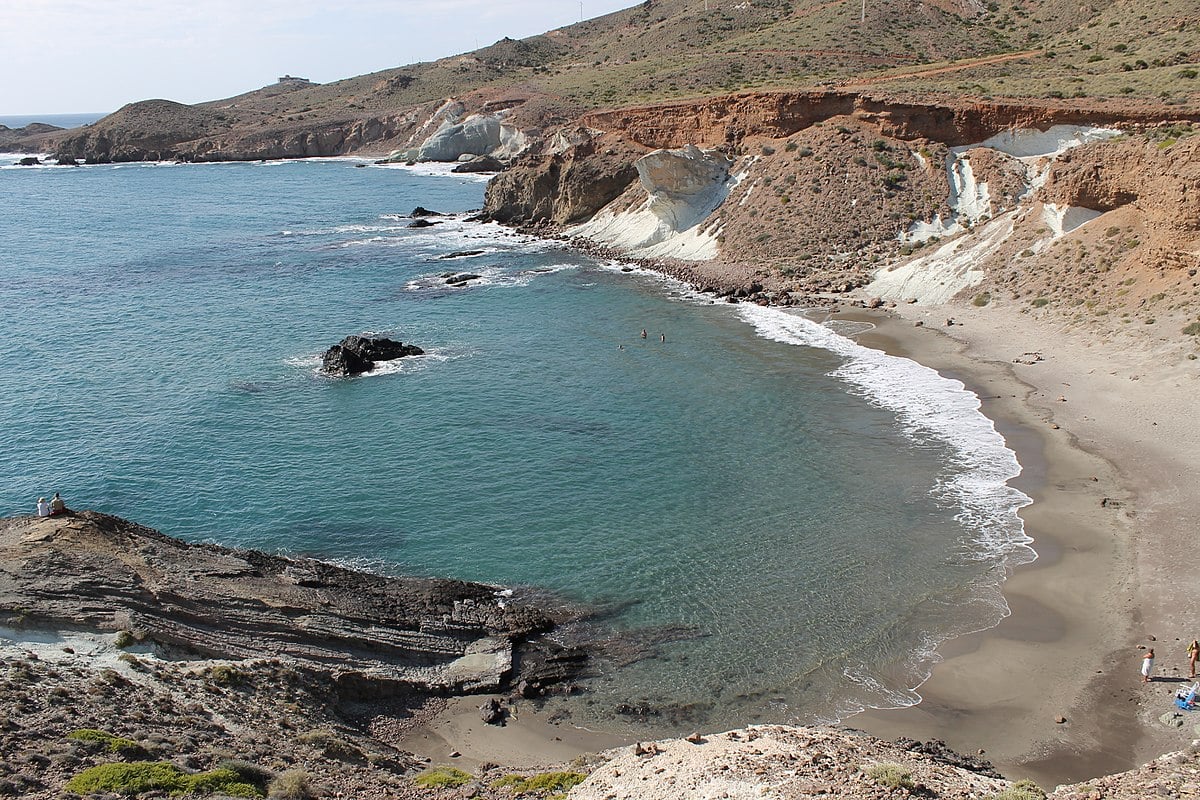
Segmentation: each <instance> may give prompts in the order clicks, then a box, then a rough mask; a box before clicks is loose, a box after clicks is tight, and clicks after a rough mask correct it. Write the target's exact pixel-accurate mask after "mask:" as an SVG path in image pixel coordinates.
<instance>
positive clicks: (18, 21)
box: [0, 0, 637, 115]
mask: <svg viewBox="0 0 1200 800" xmlns="http://www.w3.org/2000/svg"><path fill="white" fill-rule="evenodd" d="M636 4H637V0H583V3H582V6H581V4H580V2H579V0H391V2H386V1H385V0H344V1H343V2H340V3H336V4H335V3H334V2H332V0H201V2H196V0H188V1H185V0H5V2H4V3H3V4H2V5H0V54H3V63H4V65H5V73H6V74H5V76H4V78H3V79H0V115H5V114H9V115H15V114H62V113H74V112H99V111H115V110H116V109H118V108H120V107H121V106H123V105H124V104H125V103H128V102H132V101H134V100H147V99H151V98H166V99H168V100H177V101H179V102H181V103H196V102H200V101H203V100H217V99H220V98H223V97H230V96H232V95H235V94H241V93H242V92H245V91H249V90H250V89H257V88H258V87H260V86H264V85H266V84H268V83H274V82H275V79H276V78H278V77H279V76H280V75H284V74H290V75H298V76H301V77H304V78H309V79H310V80H314V81H317V82H319V83H327V82H329V81H334V80H338V79H339V78H349V77H352V76H354V75H361V74H363V73H367V72H375V71H377V70H381V69H388V68H389V67H398V66H401V65H404V64H410V63H414V62H417V61H432V60H433V59H436V58H441V57H443V56H448V55H453V54H455V53H461V52H465V51H467V50H474V49H475V48H476V47H482V46H484V45H488V44H491V43H492V42H494V41H496V40H498V39H501V38H503V37H505V36H510V37H512V38H514V39H520V38H523V37H526V36H532V35H533V34H536V33H542V32H544V31H547V30H552V29H553V28H557V27H561V26H563V25H568V24H570V23H572V22H578V21H579V18H580V9H581V7H582V11H583V14H584V15H585V16H586V17H587V18H591V17H597V16H600V15H601V14H607V13H609V12H610V11H616V10H617V9H620V8H628V7H630V6H633V5H636Z"/></svg>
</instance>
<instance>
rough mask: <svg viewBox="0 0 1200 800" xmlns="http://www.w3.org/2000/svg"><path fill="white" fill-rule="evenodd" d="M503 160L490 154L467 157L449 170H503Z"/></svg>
mask: <svg viewBox="0 0 1200 800" xmlns="http://www.w3.org/2000/svg"><path fill="white" fill-rule="evenodd" d="M503 171H504V162H503V161H501V160H500V159H498V158H492V157H491V156H475V157H474V158H471V157H468V160H466V161H463V162H462V163H461V164H459V165H458V166H456V167H455V168H454V169H452V170H451V172H458V173H464V172H503Z"/></svg>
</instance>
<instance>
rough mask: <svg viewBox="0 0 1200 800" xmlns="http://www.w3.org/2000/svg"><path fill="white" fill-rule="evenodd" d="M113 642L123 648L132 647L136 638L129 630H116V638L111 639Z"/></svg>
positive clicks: (135, 642)
mask: <svg viewBox="0 0 1200 800" xmlns="http://www.w3.org/2000/svg"><path fill="white" fill-rule="evenodd" d="M113 644H114V645H116V646H117V647H118V648H120V649H121V650H124V649H125V648H126V647H133V646H134V645H135V644H137V639H136V638H134V635H133V634H132V633H130V632H129V631H117V638H116V639H115V640H114V641H113Z"/></svg>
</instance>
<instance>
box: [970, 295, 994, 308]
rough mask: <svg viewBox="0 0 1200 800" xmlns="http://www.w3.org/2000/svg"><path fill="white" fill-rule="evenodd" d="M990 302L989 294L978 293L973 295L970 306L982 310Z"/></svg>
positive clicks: (990, 296)
mask: <svg viewBox="0 0 1200 800" xmlns="http://www.w3.org/2000/svg"><path fill="white" fill-rule="evenodd" d="M990 302H992V293H991V292H980V293H979V294H977V295H975V298H974V299H973V300H971V303H972V305H977V306H979V307H980V308H983V307H984V306H986V305H987V304H988V303H990Z"/></svg>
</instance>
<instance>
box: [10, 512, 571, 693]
mask: <svg viewBox="0 0 1200 800" xmlns="http://www.w3.org/2000/svg"><path fill="white" fill-rule="evenodd" d="M0 614H4V615H8V616H12V617H13V618H14V619H15V620H16V621H17V622H18V623H19V625H20V626H22V627H26V628H28V627H39V628H47V629H72V630H85V631H100V632H105V631H106V632H117V631H126V632H127V633H128V634H129V636H130V637H132V638H133V639H135V640H137V641H139V642H143V643H147V644H152V645H153V646H154V647H155V648H157V649H158V650H159V651H160V652H162V653H163V654H165V655H168V656H170V655H187V656H195V657H204V658H210V659H233V660H238V659H261V658H279V659H286V660H287V661H288V662H289V663H290V664H292V665H293V666H294V667H295V668H297V669H302V670H306V671H309V672H313V673H321V674H326V675H328V676H329V677H330V679H331V680H333V681H334V682H336V683H337V684H339V685H344V686H346V687H348V689H352V690H354V691H358V690H361V689H363V688H365V687H371V688H370V691H371V692H373V693H375V694H377V695H379V694H387V693H389V692H393V693H394V692H403V691H412V690H419V691H422V692H434V693H444V692H473V691H484V690H496V689H500V688H502V687H505V686H508V685H509V683H510V682H515V681H517V680H528V681H534V682H538V683H539V684H541V683H543V682H545V681H548V680H553V679H554V678H550V677H547V675H543V674H534V673H532V672H529V670H531V669H533V667H534V665H537V664H542V665H548V667H547V673H548V674H549V675H553V676H557V678H567V677H570V674H571V672H572V669H571V668H570V667H569V666H568V665H570V664H575V665H576V666H578V665H579V663H580V658H579V657H578V655H577V654H574V653H570V652H564V651H563V648H561V647H559V646H558V645H555V644H554V643H552V642H550V641H549V640H547V639H545V638H544V637H543V636H542V634H545V633H546V632H548V631H550V630H551V629H553V628H554V627H555V620H554V618H552V617H551V616H550V615H549V614H547V613H546V612H544V611H541V610H539V609H536V608H532V607H530V606H528V605H526V604H524V603H521V602H519V601H513V600H512V599H508V598H502V597H499V596H498V595H497V592H496V590H495V589H494V588H493V587H490V586H483V585H480V584H472V583H464V582H461V581H453V580H435V579H423V578H387V577H382V576H378V575H371V574H366V573H361V572H354V571H351V570H347V569H342V568H340V567H336V566H333V565H331V564H327V563H324V562H321V561H315V560H312V559H304V558H282V557H278V556H271V555H267V554H264V553H259V552H255V551H250V550H230V549H228V548H224V547H218V546H216V545H195V544H187V543H184V542H181V541H179V540H176V539H172V538H171V537H169V536H165V535H163V534H161V533H159V532H157V531H154V530H151V529H149V528H145V527H142V526H140V525H137V524H135V523H132V522H128V521H126V520H122V519H119V518H117V517H112V516H108V515H106V514H100V513H97V512H92V511H83V512H79V513H77V514H72V515H69V516H65V517H49V518H44V519H38V518H13V519H6V520H2V521H0ZM527 672H528V673H529V674H527Z"/></svg>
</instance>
